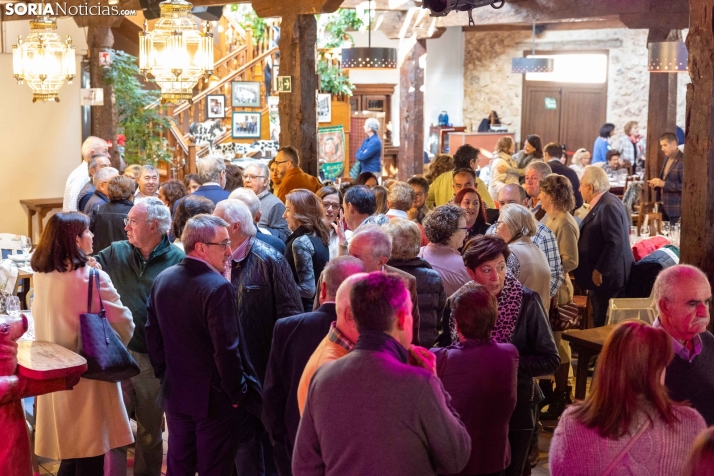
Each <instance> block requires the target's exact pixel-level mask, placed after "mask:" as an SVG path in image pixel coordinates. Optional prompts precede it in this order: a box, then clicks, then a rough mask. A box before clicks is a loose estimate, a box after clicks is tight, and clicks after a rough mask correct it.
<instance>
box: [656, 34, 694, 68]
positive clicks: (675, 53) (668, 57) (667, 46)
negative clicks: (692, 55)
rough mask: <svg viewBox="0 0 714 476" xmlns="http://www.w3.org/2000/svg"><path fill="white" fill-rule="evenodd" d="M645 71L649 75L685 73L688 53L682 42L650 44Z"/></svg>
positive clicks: (687, 66) (687, 64)
mask: <svg viewBox="0 0 714 476" xmlns="http://www.w3.org/2000/svg"><path fill="white" fill-rule="evenodd" d="M648 46H649V48H648V64H647V69H648V71H649V72H650V73H686V72H687V71H689V52H688V51H687V45H686V44H685V43H684V42H683V41H664V42H661V43H650V44H649V45H648Z"/></svg>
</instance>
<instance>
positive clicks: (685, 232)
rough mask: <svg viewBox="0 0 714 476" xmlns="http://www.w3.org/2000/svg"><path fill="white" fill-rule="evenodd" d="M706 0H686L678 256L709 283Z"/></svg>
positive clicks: (711, 130)
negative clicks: (686, 81)
mask: <svg viewBox="0 0 714 476" xmlns="http://www.w3.org/2000/svg"><path fill="white" fill-rule="evenodd" d="M713 9H714V5H712V2H711V0H690V1H689V12H690V26H689V34H688V35H687V49H688V50H689V75H690V76H691V78H692V83H691V84H689V85H688V86H687V116H686V123H685V131H686V141H685V146H684V186H683V190H682V233H681V262H682V263H687V264H691V265H694V266H698V267H699V268H701V269H702V270H703V271H704V272H705V273H706V275H707V276H708V277H709V282H710V283H714V238H713V237H714V65H713V64H712V57H714V31H713V30H714V18H713V16H712V10H713Z"/></svg>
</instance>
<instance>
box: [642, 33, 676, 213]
mask: <svg viewBox="0 0 714 476" xmlns="http://www.w3.org/2000/svg"><path fill="white" fill-rule="evenodd" d="M667 36H669V30H668V29H658V28H650V30H649V34H648V35H647V43H648V44H649V43H657V42H660V41H665V40H666V39H667ZM670 76H675V75H674V74H670V73H650V91H649V100H648V102H647V150H646V157H645V180H650V179H653V178H655V177H658V176H659V171H660V170H661V168H662V164H663V163H664V154H663V153H662V150H661V149H660V146H659V138H660V136H661V135H662V134H664V133H665V132H669V129H668V128H667V127H668V124H667V122H668V121H667V119H668V116H669V114H668V111H669V100H670V98H669V84H670V80H669V77H670ZM674 85H675V87H676V79H675V83H674ZM675 94H676V93H675ZM675 99H676V98H675ZM675 111H676V109H675ZM671 132H674V131H673V130H672V131H671ZM644 198H645V201H646V202H654V201H655V198H656V192H655V191H654V190H653V189H651V188H650V187H645V193H644Z"/></svg>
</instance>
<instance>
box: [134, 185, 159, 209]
mask: <svg viewBox="0 0 714 476" xmlns="http://www.w3.org/2000/svg"><path fill="white" fill-rule="evenodd" d="M149 197H156V198H159V191H158V190H157V191H156V192H154V194H153V195H144V194H143V193H141V191H140V190H139V189H138V188H137V189H136V192H135V193H134V205H136V204H137V203H139V202H141V201H143V200H146V199H147V198H149Z"/></svg>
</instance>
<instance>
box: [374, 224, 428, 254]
mask: <svg viewBox="0 0 714 476" xmlns="http://www.w3.org/2000/svg"><path fill="white" fill-rule="evenodd" d="M382 229H383V230H384V231H385V232H387V233H388V234H389V236H390V237H391V238H392V255H391V258H392V259H412V258H416V256H417V255H418V254H419V249H420V247H421V231H420V230H419V227H418V226H417V225H416V223H413V222H411V221H409V220H407V219H405V218H392V219H391V220H389V223H387V224H386V225H383V226H382Z"/></svg>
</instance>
